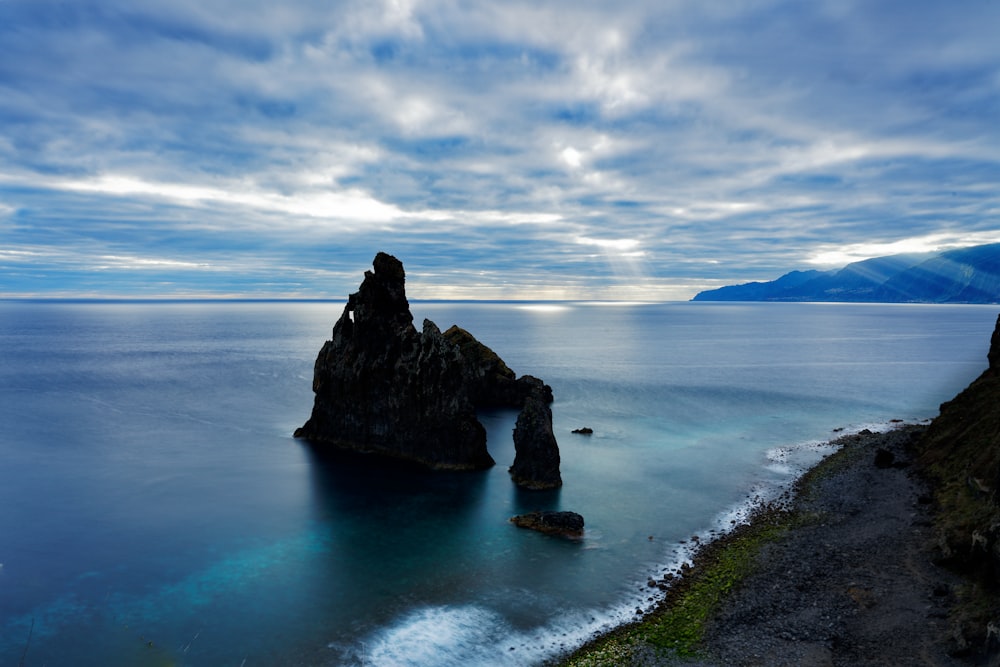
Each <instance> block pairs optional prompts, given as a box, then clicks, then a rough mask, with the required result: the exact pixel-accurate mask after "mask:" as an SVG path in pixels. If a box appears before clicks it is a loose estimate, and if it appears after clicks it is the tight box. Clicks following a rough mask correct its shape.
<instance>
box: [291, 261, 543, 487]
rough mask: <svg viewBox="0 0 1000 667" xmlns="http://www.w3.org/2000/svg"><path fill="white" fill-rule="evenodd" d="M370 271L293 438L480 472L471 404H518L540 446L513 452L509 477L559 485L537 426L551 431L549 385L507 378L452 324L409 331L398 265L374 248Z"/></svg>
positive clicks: (320, 362) (482, 433)
mask: <svg viewBox="0 0 1000 667" xmlns="http://www.w3.org/2000/svg"><path fill="white" fill-rule="evenodd" d="M373 269H374V271H365V277H364V280H363V282H362V283H361V287H360V288H359V290H358V291H357V292H356V293H354V294H352V295H351V296H350V297H349V298H348V301H347V305H346V306H345V308H344V312H343V314H342V315H341V316H340V319H339V320H338V321H337V323H336V325H335V326H334V328H333V335H332V337H331V339H330V340H328V341H326V343H325V344H324V345H323V347H322V349H321V350H320V352H319V355H318V356H317V358H316V364H315V368H314V375H313V392H314V393H315V395H316V396H315V401H314V404H313V410H312V415H311V416H310V417H309V420H308V421H307V422H306V423H305V424H304V425H303V426H302V427H301V428H299V429H297V430H296V431H295V437H297V438H304V439H306V440H308V441H309V442H310V443H312V444H313V446H315V447H316V448H317V449H320V450H322V449H325V448H330V449H334V450H342V451H351V452H360V453H366V454H376V455H379V456H383V457H387V458H391V459H396V460H402V461H408V462H411V463H416V464H419V465H422V466H425V467H428V468H432V469H435V470H481V469H484V468H488V467H490V466H492V465H494V461H493V457H492V456H490V454H489V452H488V451H487V449H486V430H485V429H484V428H483V426H482V424H480V423H479V420H478V419H477V418H476V408H477V407H511V408H521V409H522V413H523V412H526V411H529V410H530V411H531V415H532V416H531V423H532V424H533V425H532V426H531V429H530V430H531V432H532V433H537V434H539V437H540V438H541V440H540V441H539V442H537V443H535V442H528V441H526V444H522V445H520V446H518V455H517V458H518V459H521V457H522V454H521V451H522V449H523V450H524V451H525V456H527V457H528V458H527V459H525V460H526V461H528V463H530V464H531V465H528V466H527V468H526V469H527V470H528V472H527V473H525V474H518V475H514V481H515V482H516V483H517V484H519V485H521V486H524V487H526V488H554V487H556V486H560V485H561V484H562V480H561V479H560V477H559V470H558V465H559V450H558V445H557V444H556V441H555V438H554V437H552V438H551V439H550V438H548V437H546V436H545V431H546V424H547V430H548V433H549V434H551V432H552V413H551V410H549V407H548V404H549V403H551V402H552V390H551V388H550V387H548V386H547V385H545V384H544V383H542V382H541V381H540V380H537V379H535V378H530V376H525V377H524V378H520V379H518V378H516V376H515V374H514V372H513V371H512V370H510V368H508V367H507V365H506V364H505V363H504V362H503V360H502V359H500V357H499V356H498V355H497V354H496V353H495V352H493V350H491V349H490V348H489V347H487V346H486V345H483V344H482V343H480V342H479V341H478V340H476V339H475V337H474V336H472V334H470V333H469V332H468V331H465V330H464V329H461V328H459V327H457V326H453V327H452V328H450V329H449V330H448V331H446V332H445V333H441V330H440V329H439V328H438V327H437V325H435V324H434V323H433V322H431V321H430V320H424V322H423V327H422V330H421V331H419V332H418V331H417V329H416V327H414V325H413V315H412V314H411V313H410V306H409V302H408V301H407V299H406V290H405V280H406V277H405V272H404V270H403V264H402V263H401V262H400V261H399V260H398V259H396V258H395V257H393V256H392V255H388V254H386V253H382V252H380V253H378V255H376V257H375V260H374V262H373ZM539 405H541V408H544V409H543V410H541V414H540V415H539V414H538V413H539V410H540V408H539ZM522 416H523V415H522ZM539 420H541V422H540V423H539ZM546 420H547V421H546ZM520 424H521V418H520V417H519V419H518V425H519V428H520ZM519 437H522V438H524V437H527V438H529V440H530V438H531V437H532V436H530V435H527V434H525V435H523V436H519ZM529 452H530V453H529ZM535 458H537V459H538V460H537V461H533V459H535ZM553 462H554V465H555V469H554V470H553V469H552V465H553Z"/></svg>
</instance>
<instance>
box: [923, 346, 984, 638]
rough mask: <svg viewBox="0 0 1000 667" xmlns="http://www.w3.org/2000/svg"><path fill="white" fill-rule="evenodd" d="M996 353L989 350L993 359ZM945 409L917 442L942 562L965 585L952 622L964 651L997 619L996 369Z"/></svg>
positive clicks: (958, 594)
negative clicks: (929, 489)
mask: <svg viewBox="0 0 1000 667" xmlns="http://www.w3.org/2000/svg"><path fill="white" fill-rule="evenodd" d="M992 355H993V353H992V351H991V357H992ZM992 366H993V364H992V359H991V368H990V369H989V370H987V371H986V372H985V373H983V374H982V375H981V376H980V377H979V378H978V379H977V380H975V381H974V382H973V383H972V384H971V385H969V387H968V388H967V389H965V391H963V392H962V393H960V394H959V395H958V396H956V397H955V398H954V399H953V400H951V401H949V402H947V403H945V404H944V405H942V406H941V414H940V415H939V416H938V417H937V418H936V419H935V420H934V422H933V423H932V424H931V426H930V427H929V428H928V430H927V433H926V435H925V436H924V438H923V439H922V440H921V442H920V443H919V451H920V464H921V467H922V469H923V470H924V472H925V473H926V475H927V476H928V477H929V478H930V481H931V482H932V485H933V488H934V501H935V504H936V511H935V518H934V527H935V529H936V531H937V537H938V540H937V542H938V547H939V550H940V556H941V563H942V564H943V565H945V566H946V567H948V568H950V569H952V570H953V571H955V572H957V573H959V574H961V575H962V576H963V577H965V578H966V580H967V583H966V585H964V586H962V587H961V590H959V591H957V592H956V604H955V606H954V608H953V610H952V615H951V616H952V621H953V624H954V627H955V630H956V636H957V637H958V638H959V639H958V643H959V646H960V647H961V646H962V645H963V644H964V645H967V646H973V645H981V644H982V643H983V642H985V641H986V639H987V637H988V634H989V630H988V628H989V626H990V623H995V622H996V620H997V619H998V618H1000V581H998V578H997V573H998V572H1000V555H998V554H1000V504H998V491H1000V488H998V487H1000V410H998V409H997V406H998V405H1000V372H998V371H997V370H996V369H995V368H993V367H992Z"/></svg>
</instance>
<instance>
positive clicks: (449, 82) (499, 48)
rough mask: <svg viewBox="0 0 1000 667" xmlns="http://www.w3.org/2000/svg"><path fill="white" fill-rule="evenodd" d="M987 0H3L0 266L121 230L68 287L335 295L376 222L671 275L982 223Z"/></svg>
mask: <svg viewBox="0 0 1000 667" xmlns="http://www.w3.org/2000/svg"><path fill="white" fill-rule="evenodd" d="M998 19H1000V7H996V6H993V5H989V4H983V3H975V4H973V3H964V2H960V3H959V4H957V5H955V4H950V5H942V4H941V3H931V2H915V3H907V4H906V5H905V6H904V5H900V4H899V3H897V2H894V1H889V0H885V1H880V2H864V3H862V2H840V1H836V2H835V1H833V0H829V1H822V0H821V1H819V2H814V3H798V2H788V1H785V0H738V1H737V0H733V1H731V2H721V3H711V4H709V5H706V4H705V3H695V2H691V1H688V0H674V1H671V2H646V1H643V0H631V1H627V2H615V3H608V2H599V1H594V2H584V3H580V2H572V3H571V2H568V1H567V2H563V1H561V0H559V1H556V2H548V3H543V4H538V3H529V2H516V1H515V2H509V3H487V2H470V3H459V4H456V3H452V2H446V1H445V0H424V1H418V0H413V1H404V0H386V1H385V2H361V1H360V0H357V1H347V2H336V3H333V4H330V3H322V2H318V1H312V0H294V1H292V2H286V3H264V2H257V1H256V0H252V1H246V0H241V1H239V2H237V1H236V0H211V1H210V2H206V1H204V0H201V1H199V2H195V1H194V0H172V1H171V2H169V3H168V2H166V1H165V0H150V1H149V2H144V3H140V4H136V3H131V2H129V3H126V2H124V1H122V0H102V1H101V2H94V1H89V0H80V1H79V2H74V3H70V4H66V3H58V2H55V1H54V0H32V1H31V2H28V1H27V0H6V1H4V2H0V43H2V44H3V45H4V50H5V57H4V58H3V59H2V61H0V123H2V124H3V126H4V127H5V129H7V131H6V132H5V133H4V136H3V137H0V230H2V231H3V234H4V247H5V251H6V252H5V254H3V255H0V293H3V294H12V293H18V292H19V291H26V292H28V291H30V292H32V293H35V292H45V291H46V290H54V289H56V287H58V288H59V289H60V290H71V289H72V288H71V285H72V284H74V283H75V282H78V281H79V280H80V274H81V273H85V272H86V271H87V270H90V269H92V268H93V267H98V266H102V264H101V258H102V257H103V258H108V257H117V258H133V259H134V260H135V261H133V262H132V263H131V264H130V263H129V262H125V261H119V262H110V261H108V260H105V265H107V266H108V267H111V268H109V269H107V270H104V271H100V272H96V271H95V275H93V276H91V283H89V284H90V285H91V287H90V288H89V289H92V290H94V291H97V292H100V291H102V290H105V291H108V292H120V291H128V290H137V291H139V292H143V291H152V290H164V289H167V290H168V289H169V288H168V287H164V286H169V285H170V284H172V283H171V282H170V278H171V276H174V277H176V278H177V280H178V281H180V282H181V283H182V284H181V286H180V287H178V288H177V289H184V290H187V291H190V290H194V289H197V290H200V291H203V292H205V293H212V292H213V290H216V289H217V290H221V291H225V292H226V293H232V292H233V291H234V290H235V291H237V292H238V291H240V290H244V291H246V292H248V293H257V292H258V291H259V290H275V293H276V294H280V293H281V292H280V290H281V289H288V290H289V293H295V294H303V293H308V294H311V295H323V294H334V295H342V294H346V293H347V292H348V291H350V290H351V289H353V288H354V287H355V285H353V283H354V282H356V277H352V273H354V272H356V271H357V270H358V269H359V268H361V269H363V268H364V267H365V266H366V264H367V262H369V261H370V259H371V256H373V255H374V253H375V252H376V251H377V250H380V249H386V250H389V251H393V252H396V254H398V255H399V256H400V257H401V259H403V261H404V263H406V266H407V269H408V273H409V274H410V275H411V276H414V280H421V279H418V278H416V275H417V274H418V272H423V274H424V276H427V277H425V278H424V279H422V282H419V283H415V284H419V285H420V286H421V287H422V289H424V290H425V292H424V294H425V295H426V296H433V295H441V296H445V295H455V294H461V295H464V296H466V297H469V296H475V295H477V294H481V295H495V294H503V295H505V297H504V298H507V297H508V296H510V295H514V296H517V295H521V296H524V297H527V296H531V295H553V294H558V295H563V296H566V297H573V296H575V297H579V298H591V297H594V296H595V295H604V296H608V295H611V294H619V295H622V296H621V298H628V297H627V295H624V292H625V291H629V290H631V291H632V292H633V293H636V294H641V295H642V297H643V298H655V295H657V294H660V295H662V296H663V297H664V298H667V297H670V298H676V297H677V295H681V294H683V293H684V292H685V291H687V292H690V293H693V292H695V291H697V289H699V288H700V286H702V285H705V286H707V285H710V284H716V283H717V282H719V281H722V282H737V281H745V280H749V279H759V278H770V277H774V276H775V275H777V274H778V273H780V272H783V271H784V270H787V269H791V268H796V267H807V266H809V265H810V263H811V262H815V261H817V258H820V257H822V258H826V260H827V261H832V260H833V258H836V257H844V258H847V257H855V256H860V255H863V254H865V253H866V252H870V251H872V249H878V248H895V247H904V246H906V244H907V243H910V242H911V240H912V239H934V238H938V237H939V236H942V235H943V236H942V238H945V237H946V238H947V239H952V241H948V242H956V243H964V242H972V241H974V240H976V239H990V240H992V235H993V233H994V232H995V231H996V230H998V229H1000V220H998V218H997V211H998V210H1000V202H998V198H1000V195H998V194H997V190H996V187H995V185H996V180H997V173H1000V134H998V133H997V132H996V131H995V128H994V125H995V110H996V107H997V103H998V101H1000V80H998V78H997V76H996V71H997V69H998V66H1000V47H998V46H997V45H996V43H995V42H996V40H995V35H993V32H994V30H993V29H992V26H995V25H996V24H997V22H998ZM626 242H634V243H635V245H633V246H629V247H626V246H624V245H622V246H616V245H615V244H622V243H626ZM602 244H603V245H602ZM18 252H20V253H40V254H38V255H35V257H36V259H37V260H38V262H39V264H38V266H39V267H40V269H39V271H36V272H25V271H24V270H23V269H24V264H23V262H21V263H18V261H17V260H16V257H21V256H23V255H16V254H15V253H18ZM44 258H48V259H44ZM69 258H72V261H70V259H69ZM160 261H162V262H164V263H162V264H157V262H160ZM46 262H47V263H46ZM171 262H175V263H174V264H171ZM185 263H190V264H192V265H193V266H187V265H186V264H185ZM442 266H447V267H451V268H452V269H453V270H451V271H442V270H441V267H442ZM88 267H90V268H88ZM205 267H212V269H211V270H207V269H206V268H205ZM42 268H44V269H45V271H44V272H43V271H42V270H41V269H42ZM152 272H156V273H159V274H163V276H162V277H163V278H164V279H163V280H157V281H156V282H155V283H154V282H153V281H151V280H150V274H151V273H152ZM43 273H44V275H45V276H46V277H45V278H44V280H43V279H42V278H40V276H42V275H43ZM96 273H100V274H101V275H100V276H97V275H96ZM15 274H16V275H15ZM519 275H520V276H530V278H523V279H522V278H519V277H517V276H519ZM60 276H62V281H61V282H60ZM246 276H252V278H249V279H246ZM341 276H344V277H343V278H342V277H341ZM431 276H433V277H432V278H431ZM477 276H478V277H477ZM482 276H485V278H483V277H482ZM32 281H36V282H34V283H33V282H32ZM184 281H193V282H184ZM198 281H200V282H198ZM293 283H294V286H292V285H293ZM275 286H277V287H275ZM595 298H596V297H595Z"/></svg>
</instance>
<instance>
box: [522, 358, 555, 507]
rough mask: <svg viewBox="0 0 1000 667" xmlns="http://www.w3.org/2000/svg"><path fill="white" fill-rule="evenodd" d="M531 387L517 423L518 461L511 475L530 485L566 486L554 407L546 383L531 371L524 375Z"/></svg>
mask: <svg viewBox="0 0 1000 667" xmlns="http://www.w3.org/2000/svg"><path fill="white" fill-rule="evenodd" d="M522 382H523V385H524V386H525V387H528V394H527V396H526V397H525V399H524V407H523V408H521V413H520V414H519V415H518V416H517V424H516V426H515V427H514V464H513V465H512V466H511V467H510V476H511V478H513V480H514V482H515V483H516V484H518V485H520V486H523V487H525V488H528V489H539V490H541V489H554V488H557V487H560V486H562V477H561V476H560V474H559V445H557V444H556V436H555V434H554V433H553V432H552V410H550V409H549V403H550V402H551V401H552V398H551V396H550V395H547V394H546V390H547V387H546V385H545V384H544V383H543V382H542V381H541V380H539V379H538V378H535V377H531V376H530V375H526V376H524V378H522Z"/></svg>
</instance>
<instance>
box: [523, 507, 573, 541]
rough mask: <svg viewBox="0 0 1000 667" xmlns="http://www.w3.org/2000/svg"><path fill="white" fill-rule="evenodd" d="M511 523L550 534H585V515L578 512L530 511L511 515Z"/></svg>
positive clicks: (570, 535) (571, 535)
mask: <svg viewBox="0 0 1000 667" xmlns="http://www.w3.org/2000/svg"><path fill="white" fill-rule="evenodd" d="M510 521H511V523H513V524H514V525H515V526H520V527H521V528H530V529H532V530H537V531H539V532H542V533H548V534H550V535H565V536H568V537H579V536H581V535H583V517H582V516H581V515H579V514H577V513H576V512H553V511H543V512H529V513H527V514H520V515H518V516H515V517H511V520H510Z"/></svg>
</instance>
